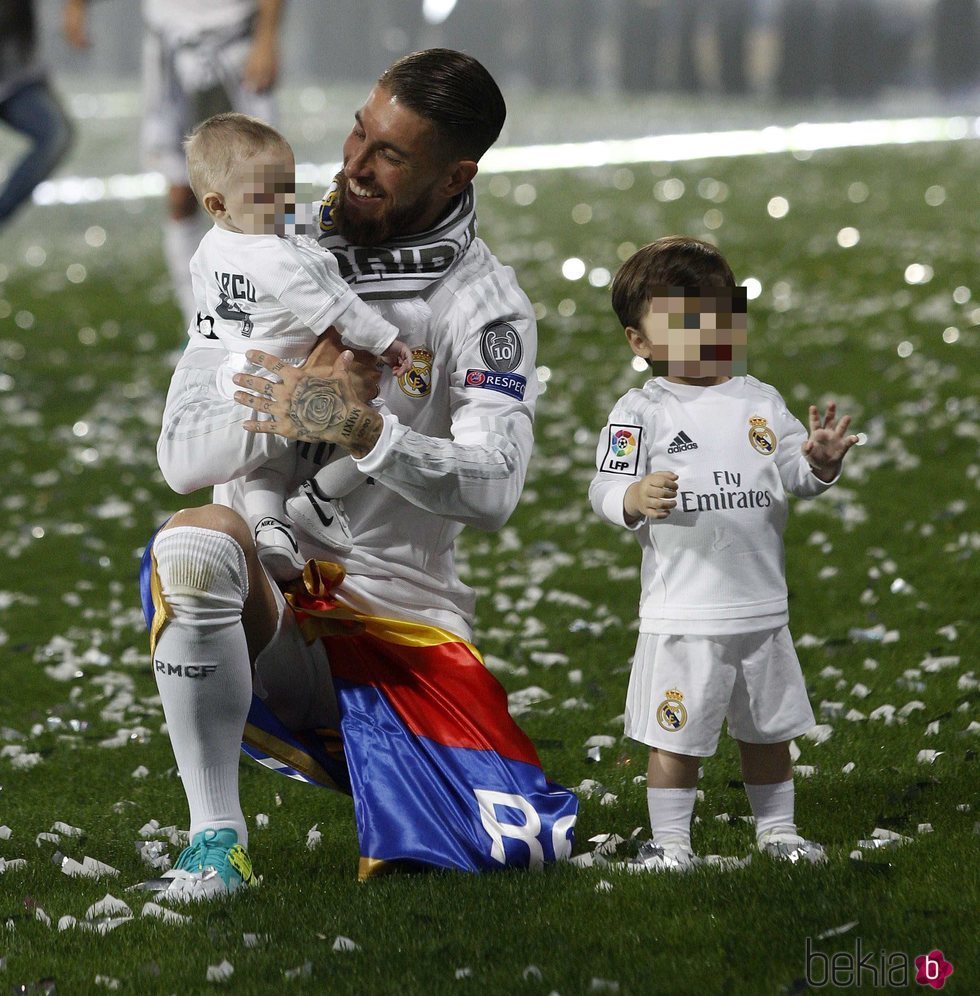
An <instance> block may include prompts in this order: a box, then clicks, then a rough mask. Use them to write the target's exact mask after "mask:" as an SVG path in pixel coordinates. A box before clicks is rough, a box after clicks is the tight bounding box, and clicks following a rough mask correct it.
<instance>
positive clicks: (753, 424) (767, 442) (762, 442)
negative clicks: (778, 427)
mask: <svg viewBox="0 0 980 996" xmlns="http://www.w3.org/2000/svg"><path fill="white" fill-rule="evenodd" d="M749 442H750V443H751V444H752V449H754V450H755V451H756V452H757V453H761V454H762V455H763V456H772V455H773V453H775V452H776V434H775V433H774V432H773V431H772V429H770V428H769V426H768V425H767V424H766V420H765V419H764V418H763V417H762V416H761V415H753V416H752V418H750V419H749Z"/></svg>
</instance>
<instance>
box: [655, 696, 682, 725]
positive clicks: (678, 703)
mask: <svg viewBox="0 0 980 996" xmlns="http://www.w3.org/2000/svg"><path fill="white" fill-rule="evenodd" d="M664 695H666V696H667V698H665V699H664V700H663V702H661V703H660V705H659V706H657V722H658V723H659V724H660V726H661V728H662V729H664V730H666V731H667V732H668V733H676V732H677V731H678V730H680V729H682V728H683V726H684V724H685V723H686V722H687V709H685V708H684V696H683V695H681V693H680V692H679V691H678V690H677V689H676V688H668V689H667V691H666V692H664Z"/></svg>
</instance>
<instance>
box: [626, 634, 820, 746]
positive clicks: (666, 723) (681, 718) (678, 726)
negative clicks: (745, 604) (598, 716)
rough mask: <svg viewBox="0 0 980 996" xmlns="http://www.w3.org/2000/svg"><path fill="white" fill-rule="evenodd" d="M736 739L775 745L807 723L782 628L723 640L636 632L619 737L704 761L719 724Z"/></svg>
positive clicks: (809, 715)
mask: <svg viewBox="0 0 980 996" xmlns="http://www.w3.org/2000/svg"><path fill="white" fill-rule="evenodd" d="M725 719H727V720H728V732H729V734H730V735H731V736H733V737H734V738H735V739H736V740H744V741H746V742H747V743H753V744H769V743H780V742H782V741H784V740H791V739H792V738H793V737H797V736H799V735H800V734H802V733H805V732H806V731H807V730H809V729H810V727H812V726H813V724H814V718H813V710H812V709H811V708H810V702H809V699H808V697H807V693H806V685H805V684H804V682H803V672H802V670H801V668H800V661H799V658H798V657H797V656H796V649H795V647H794V646H793V640H792V637H791V636H790V633H789V627H788V626H783V627H782V628H781V629H776V630H766V631H764V632H760V633H737V634H733V635H730V636H716V637H708V636H675V635H672V634H665V633H641V634H640V637H639V640H638V641H637V644H636V655H635V656H634V658H633V669H632V671H631V673H630V683H629V690H628V691H627V693H626V730H625V732H626V735H627V736H628V737H631V738H632V739H633V740H638V741H640V743H644V744H647V745H648V746H650V747H658V748H662V749H663V750H669V751H673V752H674V753H677V754H687V755H691V756H693V757H710V756H711V755H712V754H714V752H715V749H716V748H717V746H718V737H719V736H720V734H721V726H722V721H723V720H725Z"/></svg>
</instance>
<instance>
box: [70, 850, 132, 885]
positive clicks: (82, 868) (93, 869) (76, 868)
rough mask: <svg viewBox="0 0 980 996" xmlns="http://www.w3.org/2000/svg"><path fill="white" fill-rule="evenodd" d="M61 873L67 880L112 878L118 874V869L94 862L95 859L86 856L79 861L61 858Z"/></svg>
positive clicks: (100, 862)
mask: <svg viewBox="0 0 980 996" xmlns="http://www.w3.org/2000/svg"><path fill="white" fill-rule="evenodd" d="M61 871H62V874H64V875H67V876H69V878H91V879H96V878H102V877H103V876H107V877H109V878H114V877H115V876H116V875H118V874H119V869H118V868H113V867H112V865H107V864H105V863H103V862H102V861H96V860H95V858H90V857H89V856H88V855H87V854H86V855H85V857H84V858H82V860H81V861H76V860H75V859H74V858H69V857H63V858H62V859H61Z"/></svg>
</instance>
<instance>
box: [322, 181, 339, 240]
mask: <svg viewBox="0 0 980 996" xmlns="http://www.w3.org/2000/svg"><path fill="white" fill-rule="evenodd" d="M336 203H337V188H336V187H331V188H330V189H329V190H328V191H327V192H326V194H324V196H323V200H322V201H320V234H321V235H332V234H333V233H334V230H335V228H336V226H335V225H334V223H333V206H334V204H336Z"/></svg>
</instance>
